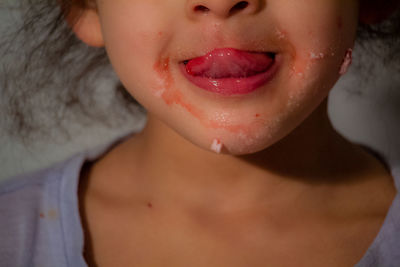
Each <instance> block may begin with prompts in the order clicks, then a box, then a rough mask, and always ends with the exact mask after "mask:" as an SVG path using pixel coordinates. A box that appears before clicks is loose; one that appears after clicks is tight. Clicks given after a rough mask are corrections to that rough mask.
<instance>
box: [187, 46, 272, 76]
mask: <svg viewBox="0 0 400 267" xmlns="http://www.w3.org/2000/svg"><path fill="white" fill-rule="evenodd" d="M273 62H274V60H273V58H271V57H270V56H268V55H267V54H265V53H250V52H245V51H240V50H236V49H233V48H222V49H216V50H214V51H212V52H210V53H209V54H207V55H205V56H202V57H198V58H194V59H192V60H190V61H189V62H188V63H187V64H186V71H187V72H188V73H189V74H190V75H193V76H203V77H208V78H215V79H220V78H231V77H234V78H242V77H249V76H253V75H256V74H257V73H261V72H265V71H266V70H267V69H268V68H269V67H270V66H271V64H272V63H273Z"/></svg>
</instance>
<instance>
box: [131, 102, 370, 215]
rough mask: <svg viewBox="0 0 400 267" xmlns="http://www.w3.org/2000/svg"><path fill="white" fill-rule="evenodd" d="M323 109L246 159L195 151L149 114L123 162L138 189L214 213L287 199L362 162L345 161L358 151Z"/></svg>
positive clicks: (349, 171)
mask: <svg viewBox="0 0 400 267" xmlns="http://www.w3.org/2000/svg"><path fill="white" fill-rule="evenodd" d="M326 105H327V103H326V101H325V102H324V103H322V104H321V106H320V107H319V108H318V109H317V110H316V111H315V112H314V113H313V114H312V115H311V116H310V117H309V118H308V119H307V120H306V121H304V122H303V123H302V124H301V125H300V126H299V127H297V128H296V129H295V130H294V131H293V132H292V133H291V134H290V135H288V136H286V137H285V138H284V139H282V140H281V141H279V142H278V143H276V144H274V145H273V146H271V147H269V148H267V149H265V150H263V151H261V152H258V153H255V154H252V155H246V156H232V155H218V154H215V153H212V152H209V151H206V150H204V149H202V148H199V147H197V146H195V145H193V144H191V143H190V142H188V141H187V140H185V139H183V138H182V137H181V136H179V135H178V134H176V133H175V132H174V131H173V130H171V129H170V128H169V127H167V126H166V125H164V124H163V123H162V122H161V121H159V120H157V119H156V118H155V117H154V116H152V115H151V114H149V115H148V123H147V125H146V127H145V129H144V130H143V131H142V132H141V133H140V134H138V135H136V136H134V137H133V138H132V139H131V140H130V141H128V142H127V144H126V146H125V147H126V149H125V151H126V153H127V154H126V155H125V158H130V159H132V158H133V160H135V163H136V164H135V165H136V167H135V169H134V170H132V172H131V175H133V176H135V177H139V176H140V177H141V183H143V184H141V186H143V188H151V191H153V192H155V193H154V194H156V195H157V196H159V197H161V196H165V197H166V198H168V197H172V198H174V199H179V202H180V203H197V204H199V203H200V204H199V205H202V204H204V205H206V206H210V205H209V202H210V201H212V202H213V205H212V206H213V207H215V208H216V209H223V210H227V209H228V210H229V209H241V208H245V207H250V206H254V205H255V203H260V202H265V201H270V200H271V199H273V198H274V199H275V200H276V198H277V197H278V198H279V197H280V196H284V197H285V198H286V199H288V196H293V197H295V196H296V194H299V193H300V192H301V191H303V190H304V189H305V188H306V187H307V188H310V187H313V186H315V185H320V184H328V183H330V184H331V183H340V182H342V181H343V178H341V180H339V177H347V176H350V175H352V174H353V172H355V170H360V169H361V167H360V166H361V164H363V163H362V161H361V160H359V164H358V165H355V164H354V160H353V161H351V160H349V159H350V158H351V157H353V158H354V155H356V154H357V153H358V154H360V153H361V152H360V151H358V152H355V151H357V150H356V149H355V146H353V145H351V144H350V143H348V142H347V141H345V140H344V139H343V138H342V137H340V135H338V134H337V133H336V131H335V130H334V129H333V127H332V125H331V123H330V121H329V118H328V115H327V111H326ZM129 153H133V154H135V155H136V156H135V155H133V157H132V155H128V154H129ZM358 158H359V159H361V158H362V157H361V156H360V155H359V156H358ZM154 166H157V168H154ZM352 176H354V175H352ZM216 203H218V204H216Z"/></svg>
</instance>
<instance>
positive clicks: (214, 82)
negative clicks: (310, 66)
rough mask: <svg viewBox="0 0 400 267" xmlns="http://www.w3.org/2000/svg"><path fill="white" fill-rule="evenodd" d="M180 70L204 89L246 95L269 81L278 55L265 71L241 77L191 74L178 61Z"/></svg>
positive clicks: (277, 67)
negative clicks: (217, 77)
mask: <svg viewBox="0 0 400 267" xmlns="http://www.w3.org/2000/svg"><path fill="white" fill-rule="evenodd" d="M179 65H180V70H181V72H182V73H183V75H184V76H185V77H186V79H188V80H189V81H190V82H191V83H193V84H194V85H196V86H197V87H199V88H201V89H204V90H206V91H209V92H212V93H216V94H220V95H223V96H234V95H246V94H250V93H252V92H254V91H256V90H257V89H259V88H260V87H262V86H264V85H266V84H267V83H269V82H270V81H271V80H272V79H273V78H274V77H275V75H276V73H277V72H278V69H279V55H275V59H274V62H273V63H272V64H271V66H270V67H269V68H268V69H267V70H266V71H265V72H261V73H258V74H256V75H253V76H249V77H243V78H237V77H235V78H221V79H216V78H209V77H203V76H193V75H190V74H189V73H188V72H187V71H186V66H185V64H183V63H180V64H179Z"/></svg>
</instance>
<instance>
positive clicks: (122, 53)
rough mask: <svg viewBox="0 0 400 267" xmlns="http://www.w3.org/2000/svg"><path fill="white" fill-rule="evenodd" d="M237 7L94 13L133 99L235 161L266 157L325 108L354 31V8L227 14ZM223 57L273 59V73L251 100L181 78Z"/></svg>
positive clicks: (274, 3)
mask: <svg viewBox="0 0 400 267" xmlns="http://www.w3.org/2000/svg"><path fill="white" fill-rule="evenodd" d="M239 2H241V1H238V0H237V1H235V0H201V1H194V0H98V3H97V4H98V11H99V16H100V22H101V27H102V35H103V39H104V43H105V47H106V49H107V51H108V54H109V57H110V59H111V62H112V64H113V66H114V69H115V70H116V72H117V74H118V76H119V77H120V79H121V81H122V82H123V84H124V85H125V86H126V88H127V89H128V91H129V92H130V93H131V94H132V95H133V96H134V97H135V98H136V99H137V100H138V101H139V102H140V103H141V104H142V105H143V106H144V107H145V108H146V109H147V110H148V112H149V113H151V114H152V115H155V116H156V117H158V118H159V119H160V120H162V121H164V122H165V123H166V124H167V125H169V126H170V127H171V128H172V129H174V130H175V131H177V132H178V133H179V134H180V135H182V136H183V137H185V138H186V139H188V140H189V141H191V142H192V143H195V144H197V145H199V146H201V147H203V148H206V149H211V144H212V143H213V141H214V140H218V141H220V142H221V143H223V145H224V149H223V152H225V153H231V154H236V155H237V154H247V153H253V152H256V151H260V150H262V149H265V148H267V147H268V146H270V145H271V144H273V143H274V142H276V141H278V140H279V139H281V138H283V137H284V136H285V135H286V134H288V133H289V132H290V131H292V130H293V129H294V128H295V127H296V126H298V125H299V124H300V123H301V122H302V121H303V120H304V119H305V118H306V117H307V116H308V115H309V114H310V113H311V112H312V111H313V110H314V109H315V108H316V107H317V106H318V105H319V104H320V103H321V102H322V100H323V99H324V98H325V97H326V96H327V94H328V92H329V90H330V89H331V88H332V86H333V85H334V83H335V82H336V81H337V79H338V78H339V76H340V75H339V70H340V68H341V64H342V62H343V58H344V56H345V54H346V51H347V50H348V49H349V48H351V47H352V46H353V42H354V38H355V31H356V28H357V23H358V1H357V0H323V1H321V0H301V1H300V0H269V1H259V0H249V1H242V2H247V3H248V6H247V7H246V6H245V5H239V6H236V9H235V8H234V9H235V12H231V13H230V12H229V11H230V10H232V9H231V8H232V7H234V6H235V4H237V3H239ZM196 5H197V6H198V5H201V6H203V7H206V8H208V11H205V8H202V7H200V8H197V9H196V8H195V7H196ZM217 48H235V49H238V50H244V51H256V52H271V53H273V54H274V56H275V60H274V62H273V63H272V64H273V66H272V67H271V69H272V68H275V72H274V74H273V76H272V78H271V79H270V80H268V81H267V82H266V83H264V84H262V85H261V86H260V87H258V88H257V89H256V90H255V91H253V92H251V93H248V92H247V91H249V90H248V89H249V88H248V87H249V86H250V87H251V86H253V87H254V84H253V85H251V82H248V80H246V79H244V80H243V81H242V82H243V83H242V84H244V87H243V88H242V89H241V90H243V91H240V92H241V94H240V95H238V94H234V95H229V92H228V93H225V94H220V93H216V92H210V91H206V90H203V89H201V88H200V87H198V86H196V85H195V84H194V83H193V82H190V81H189V79H187V78H186V77H185V75H183V72H182V69H183V70H184V69H185V65H184V64H183V62H184V61H187V60H190V59H193V58H196V57H199V56H202V55H205V54H208V53H210V52H211V51H213V50H215V49H217ZM221 51H223V50H220V52H221ZM226 51H228V52H229V50H226ZM226 51H225V52H226ZM222 54H223V53H222ZM264 57H265V56H264ZM264 59H265V58H264ZM229 60H230V59H229V57H228V63H227V64H228V65H229V64H232V63H231V62H229ZM267 61H268V60H267ZM214 63H215V62H214ZM217 69H218V67H217ZM214 70H215V69H214ZM270 71H271V70H270ZM229 75H230V74H229V73H228V76H229ZM198 78H199V77H198ZM200 78H201V77H200ZM210 79H211V80H212V78H210ZM214 80H215V81H216V82H220V81H218V80H216V79H215V77H214ZM211 82H212V81H211ZM264 82H265V81H264ZM249 84H250V85H249ZM246 86H247V87H246ZM253 89H254V88H253ZM246 92H247V93H246ZM231 93H232V92H231Z"/></svg>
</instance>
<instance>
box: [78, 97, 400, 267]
mask: <svg viewBox="0 0 400 267" xmlns="http://www.w3.org/2000/svg"><path fill="white" fill-rule="evenodd" d="M325 110H326V102H323V104H322V105H321V106H320V107H319V108H318V109H317V110H316V111H315V112H314V113H313V114H312V115H311V116H310V117H309V118H308V119H307V120H306V121H305V122H303V124H301V126H300V127H298V128H296V130H295V131H293V132H292V133H291V134H289V135H288V136H287V137H285V138H284V139H282V140H281V141H280V142H278V143H276V144H274V145H273V146H271V147H269V148H267V149H265V150H263V151H261V152H259V153H256V154H252V155H249V156H233V155H216V154H213V153H212V152H209V151H206V150H203V149H202V148H199V147H197V146H195V145H193V144H191V143H190V142H188V141H186V140H185V139H183V138H182V137H181V136H179V135H177V134H176V133H175V132H174V131H172V130H171V129H169V128H168V127H166V126H165V125H164V124H163V123H162V122H161V121H159V120H157V118H155V117H154V116H152V114H149V121H148V124H147V126H146V128H145V129H144V131H143V132H142V133H140V134H138V135H135V136H133V137H132V138H130V139H128V140H127V141H125V142H123V143H121V144H119V145H118V146H116V147H115V148H114V149H113V150H111V151H110V152H109V153H107V154H106V155H105V156H104V157H103V158H101V159H100V160H98V161H96V162H94V163H92V164H88V165H87V166H86V167H85V169H84V171H83V173H82V179H81V183H80V190H79V197H80V206H81V207H80V208H81V217H82V221H83V226H84V229H85V234H86V235H85V240H86V243H85V258H86V260H87V262H88V264H89V266H100V267H106V266H113V267H115V266H174V267H176V266H216V267H217V266H218V267H220V266H243V267H244V266H353V265H354V264H355V263H357V262H358V261H359V260H360V259H361V257H362V256H363V255H364V253H365V251H366V250H367V248H368V247H369V246H370V244H371V243H372V242H373V240H374V238H375V237H376V235H377V234H378V232H379V229H380V227H381V226H382V223H383V221H384V218H385V216H386V214H387V211H388V208H389V206H390V204H391V202H392V201H393V198H394V196H395V194H396V190H395V187H394V185H393V180H392V178H391V176H390V174H389V172H388V170H386V169H385V167H384V165H383V164H382V163H381V162H379V161H378V160H377V159H375V158H374V157H373V156H371V155H370V154H368V153H366V152H365V151H364V150H362V149H361V148H360V147H358V146H356V145H354V144H351V143H349V142H347V141H345V140H344V139H343V138H342V137H340V136H339V135H338V134H337V133H336V132H335V131H334V129H333V128H332V126H331V125H330V123H329V120H328V118H327V115H326V111H325ZM153 166H157V168H153ZM194 169H196V170H197V171H196V172H193V170H194ZM110 181H112V182H110Z"/></svg>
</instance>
